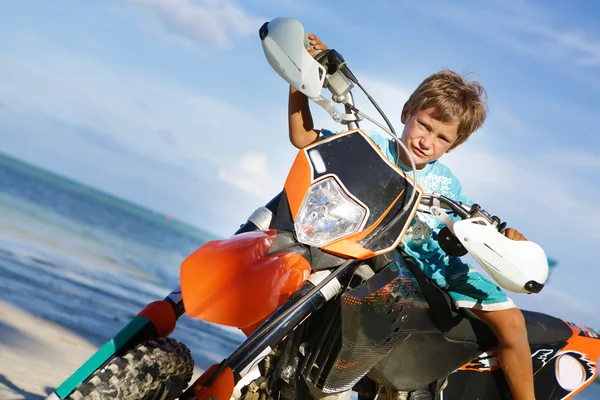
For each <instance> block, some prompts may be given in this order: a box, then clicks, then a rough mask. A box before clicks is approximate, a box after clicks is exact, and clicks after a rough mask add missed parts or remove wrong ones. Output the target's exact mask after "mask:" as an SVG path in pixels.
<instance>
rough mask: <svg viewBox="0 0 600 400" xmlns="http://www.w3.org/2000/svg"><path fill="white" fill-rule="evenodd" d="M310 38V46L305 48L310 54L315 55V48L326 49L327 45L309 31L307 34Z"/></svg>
mask: <svg viewBox="0 0 600 400" xmlns="http://www.w3.org/2000/svg"><path fill="white" fill-rule="evenodd" d="M308 38H309V39H310V46H308V47H307V48H306V50H308V52H309V53H310V55H311V56H313V57H314V56H315V50H327V45H326V44H325V43H323V42H322V41H321V39H319V38H318V37H317V36H316V35H313V34H312V33H310V34H309V35H308Z"/></svg>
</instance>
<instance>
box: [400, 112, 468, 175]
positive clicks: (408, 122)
mask: <svg viewBox="0 0 600 400" xmlns="http://www.w3.org/2000/svg"><path fill="white" fill-rule="evenodd" d="M430 112H431V110H422V111H418V112H416V113H415V115H408V107H407V105H406V104H405V105H404V109H403V110H402V123H403V124H404V131H403V132H402V141H403V142H404V144H406V147H407V148H408V151H409V152H410V154H411V155H412V157H413V159H414V160H415V165H416V167H417V169H422V168H424V167H425V166H426V165H427V163H429V162H431V161H434V160H437V159H438V158H440V157H441V156H442V155H443V154H444V153H445V152H447V151H448V150H449V149H450V147H452V144H453V143H454V142H455V141H456V139H458V124H459V123H458V122H452V123H446V122H441V121H439V120H437V119H435V118H433V117H432V116H431V115H430ZM400 160H401V161H402V162H403V163H404V164H405V165H408V166H410V161H409V160H408V157H407V156H406V154H405V153H404V152H401V154H400Z"/></svg>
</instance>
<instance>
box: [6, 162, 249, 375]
mask: <svg viewBox="0 0 600 400" xmlns="http://www.w3.org/2000/svg"><path fill="white" fill-rule="evenodd" d="M213 238H215V237H214V236H213V235H211V234H209V233H206V232H203V231H201V230H199V229H196V228H194V227H191V226H188V225H185V224H184V223H182V222H180V221H176V220H172V219H170V218H167V217H166V216H165V215H162V214H159V213H156V212H153V211H150V210H146V209H144V208H141V207H138V206H136V205H133V204H131V203H127V202H125V201H123V200H120V199H116V198H114V197H111V196H109V195H107V194H104V193H101V192H98V191H96V190H94V189H92V188H89V187H85V186H83V185H80V184H78V183H75V182H72V181H69V180H66V179H64V178H61V177H59V176H56V175H53V174H50V173H48V172H46V171H42V170H40V169H37V168H35V167H32V166H29V165H26V164H23V163H20V162H18V161H16V160H13V159H10V158H8V157H4V156H1V155H0V298H1V299H3V300H5V301H8V302H11V303H13V304H14V305H16V306H18V307H20V308H22V309H24V310H26V311H29V312H31V313H33V314H35V315H38V316H41V317H43V318H47V319H49V320H51V321H53V322H56V323H58V324H61V325H62V326H64V327H66V328H68V329H70V330H72V331H74V332H75V333H77V334H79V335H80V336H82V337H83V338H85V339H86V340H88V341H89V342H91V343H93V344H95V345H97V346H100V345H102V344H103V343H104V342H105V341H106V340H107V339H109V338H110V337H112V336H113V335H114V334H115V333H116V332H118V331H119V330H120V329H121V328H122V327H123V326H124V325H125V324H126V323H127V322H128V321H129V320H130V319H131V318H132V317H133V316H135V315H136V314H137V312H138V311H139V310H141V309H142V308H143V307H144V306H145V305H146V304H147V303H149V302H151V301H154V300H158V299H163V298H164V297H165V296H166V295H167V294H168V293H169V292H170V291H171V290H172V289H174V288H175V287H177V286H178V285H179V265H180V263H181V261H182V260H183V259H184V258H185V257H186V256H187V255H189V254H190V253H191V252H192V251H194V250H195V249H196V248H198V247H199V246H201V245H202V244H203V243H204V242H206V241H207V240H211V239H213ZM174 337H175V338H177V339H179V340H183V341H184V342H186V343H187V344H188V345H189V346H190V348H191V349H192V353H193V355H194V358H195V360H196V361H197V364H199V366H201V367H206V366H208V365H211V364H213V363H215V362H220V361H221V360H222V359H223V357H224V355H225V354H227V353H229V352H231V351H233V350H234V349H235V348H236V347H237V344H238V343H239V342H240V340H242V335H241V334H240V333H239V332H238V331H237V330H233V329H229V328H221V327H217V326H214V325H210V324H207V323H204V322H202V321H198V320H192V319H189V318H185V317H184V319H182V320H181V321H180V323H178V327H177V330H176V332H175V334H174ZM0 340H1V339H0ZM59 383H60V382H57V384H59Z"/></svg>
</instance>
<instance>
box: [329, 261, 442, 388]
mask: <svg viewBox="0 0 600 400" xmlns="http://www.w3.org/2000/svg"><path fill="white" fill-rule="evenodd" d="M396 261H397V263H392V264H390V265H388V266H387V267H385V268H384V269H383V270H381V272H379V273H378V274H376V275H375V276H373V277H372V278H371V279H369V280H368V281H367V282H365V283H364V284H362V285H360V286H358V287H356V288H355V289H352V290H351V291H349V292H348V293H346V294H344V295H343V296H342V301H341V303H342V306H341V307H342V308H341V314H342V346H341V349H340V351H339V353H338V355H337V357H336V359H335V361H334V362H333V365H332V367H331V369H330V371H328V372H327V377H326V379H325V382H324V385H323V392H324V393H337V392H341V391H345V390H348V389H351V388H352V387H353V386H354V384H355V383H356V382H357V381H358V380H360V379H361V378H362V377H363V376H364V375H365V374H366V373H367V372H368V371H369V370H371V368H373V366H375V364H377V363H378V362H379V361H381V360H382V359H383V358H384V357H385V356H386V355H387V354H388V353H389V352H390V350H392V349H393V348H394V347H395V346H397V345H398V344H399V343H402V341H404V340H406V338H407V337H408V336H409V335H410V333H417V332H421V333H424V332H435V331H437V329H436V327H435V324H434V322H433V320H432V316H431V314H430V310H429V306H428V305H427V302H426V301H425V297H424V296H423V293H422V292H421V290H420V288H419V286H418V284H417V282H416V280H415V279H414V277H413V275H412V274H411V273H410V272H408V270H407V269H406V268H405V265H404V261H403V260H402V259H401V258H397V259H396Z"/></svg>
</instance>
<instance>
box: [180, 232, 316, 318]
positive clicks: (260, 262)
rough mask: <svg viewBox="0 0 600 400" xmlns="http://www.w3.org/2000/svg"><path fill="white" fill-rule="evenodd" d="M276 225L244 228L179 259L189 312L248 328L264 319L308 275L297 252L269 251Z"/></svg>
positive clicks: (275, 234)
mask: <svg viewBox="0 0 600 400" xmlns="http://www.w3.org/2000/svg"><path fill="white" fill-rule="evenodd" d="M276 237H277V232H276V231H275V230H268V231H254V232H247V233H242V234H239V235H236V236H233V237H231V238H230V239H226V240H213V241H211V242H208V243H206V244H205V245H203V246H202V247H200V248H199V249H198V250H196V251H195V252H194V253H192V254H191V255H190V256H189V257H188V258H186V259H185V260H184V261H183V263H182V264H181V292H182V296H183V304H184V306H185V311H186V313H187V314H188V315H189V316H191V317H194V318H198V319H201V320H204V321H208V322H213V323H216V324H221V325H228V326H234V327H237V328H240V329H244V328H248V327H250V326H253V325H256V324H258V323H261V322H262V321H264V320H265V319H266V318H267V317H268V316H269V315H271V314H272V313H273V312H274V311H275V310H276V309H277V308H278V307H279V306H280V305H281V304H282V303H283V302H284V301H285V300H287V299H288V298H289V297H290V296H291V295H292V293H294V292H295V291H296V290H298V289H299V288H300V287H301V286H302V284H303V283H304V282H305V281H306V279H307V278H308V275H309V274H310V271H311V267H310V264H309V263H308V261H307V260H306V259H305V258H304V257H302V256H301V255H299V254H297V253H294V252H283V253H278V254H274V255H265V253H266V252H267V251H268V250H269V248H270V247H271V244H272V243H273V240H274V239H275V238H276Z"/></svg>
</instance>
